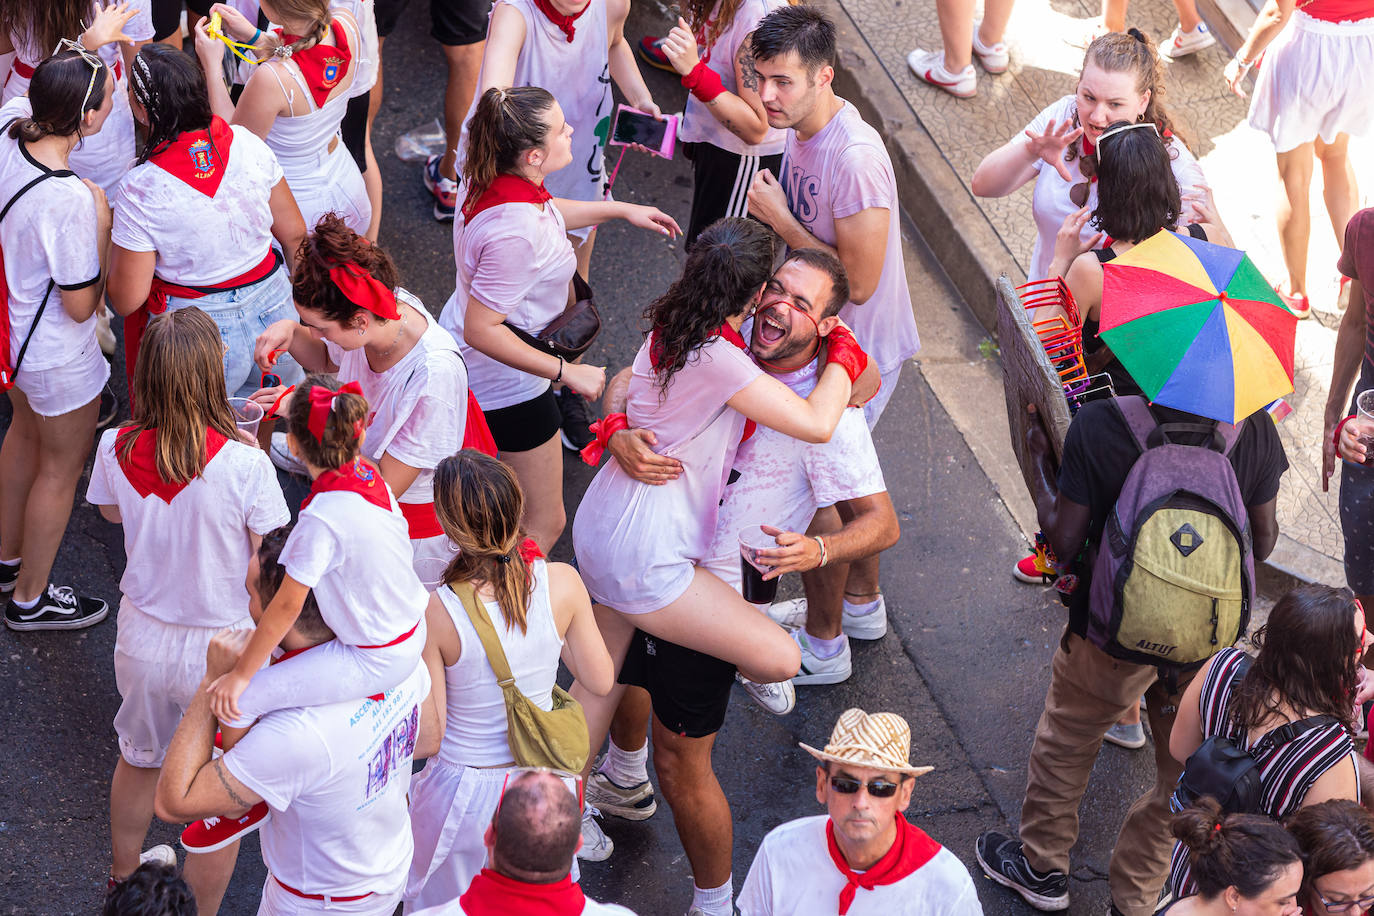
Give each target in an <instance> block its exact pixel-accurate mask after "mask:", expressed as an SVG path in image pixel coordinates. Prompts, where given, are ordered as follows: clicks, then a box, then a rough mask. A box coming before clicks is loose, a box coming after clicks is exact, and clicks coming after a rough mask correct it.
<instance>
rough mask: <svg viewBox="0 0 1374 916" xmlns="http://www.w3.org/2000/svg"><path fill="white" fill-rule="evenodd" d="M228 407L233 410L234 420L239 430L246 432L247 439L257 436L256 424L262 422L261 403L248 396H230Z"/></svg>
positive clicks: (254, 438)
mask: <svg viewBox="0 0 1374 916" xmlns="http://www.w3.org/2000/svg"><path fill="white" fill-rule="evenodd" d="M229 409H230V410H232V411H233V412H234V422H235V423H237V424H238V426H239V430H240V431H241V432H243V433H246V434H247V436H248V438H249V440H250V441H252V440H256V439H257V438H258V424H260V423H261V422H262V414H263V410H262V405H261V404H259V403H258V402H257V401H250V400H249V399H248V398H230V399H229Z"/></svg>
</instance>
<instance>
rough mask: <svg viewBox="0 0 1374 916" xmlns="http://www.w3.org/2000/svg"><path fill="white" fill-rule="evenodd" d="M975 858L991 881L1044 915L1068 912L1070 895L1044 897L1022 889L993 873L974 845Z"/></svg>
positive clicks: (1004, 876)
mask: <svg viewBox="0 0 1374 916" xmlns="http://www.w3.org/2000/svg"><path fill="white" fill-rule="evenodd" d="M973 857H974V858H975V859H977V860H978V866H979V867H980V868H982V869H983V874H984V875H986V876H987V877H988V879H989V880H991V881H995V882H997V883H998V884H1000V885H1002V886H1003V887H1005V888H1006V889H1007V890H1010V891H1016V893H1018V894H1020V895H1021V899H1023V900H1025V901H1026V902H1027V903H1029V904H1030V905H1031V906H1033V907H1035V908H1036V909H1037V910H1040V911H1041V912H1044V913H1058V912H1060V911H1061V910H1067V909H1068V908H1069V895H1068V894H1065V895H1064V896H1063V897H1044V896H1041V895H1040V894H1037V893H1036V892H1035V891H1033V890H1030V889H1029V888H1025V887H1022V886H1021V885H1019V884H1017V883H1016V882H1015V881H1013V880H1011V879H1010V878H1008V877H1007V876H1006V875H1003V874H1000V873H998V872H995V871H993V870H992V869H991V868H989V867H988V863H986V862H984V861H983V852H982V850H980V849H979V848H978V846H977V844H974V847H973Z"/></svg>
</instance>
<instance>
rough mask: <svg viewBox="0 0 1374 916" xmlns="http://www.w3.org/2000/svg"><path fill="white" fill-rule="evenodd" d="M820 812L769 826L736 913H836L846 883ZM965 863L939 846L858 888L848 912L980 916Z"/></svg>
mask: <svg viewBox="0 0 1374 916" xmlns="http://www.w3.org/2000/svg"><path fill="white" fill-rule="evenodd" d="M829 820H830V817H829V816H828V815H825V814H820V815H817V816H815V817H803V818H799V819H798V820H795V821H789V822H788V823H786V824H783V825H781V826H779V827H774V828H773V829H772V830H771V831H769V833H768V836H766V837H764V838H763V843H762V844H761V845H760V846H759V851H758V854H757V855H756V856H755V857H754V864H753V865H751V866H749V876H748V877H747V878H745V879H744V888H743V889H742V890H741V891H740V895H739V899H738V900H737V901H736V902H735V905H736V906H738V907H739V911H740V916H834V914H835V913H837V912H839V901H840V891H842V890H844V888H845V885H846V884H847V883H848V882H847V881H846V880H845V876H844V875H843V874H841V873H840V870H839V869H838V868H837V867H836V866H835V862H834V860H832V859H831V858H830V850H829V848H828V847H827V845H826V838H825V825H826V823H827V822H828V821H829ZM982 914H983V907H982V904H980V903H979V902H978V893H977V891H976V890H975V889H974V887H973V879H971V878H970V877H969V874H968V869H967V868H965V867H964V864H963V863H962V862H960V861H959V859H958V858H957V857H956V856H955V855H954V853H952V852H950V851H949V850H948V849H944V848H941V849H940V851H939V852H937V853H936V854H935V857H934V858H932V859H931V860H930V861H929V862H927V863H926V864H925V865H923V866H921V867H920V868H918V869H917V870H916V871H914V872H913V873H911V874H910V875H908V876H907V877H905V878H903V879H902V880H901V881H898V882H897V883H895V884H885V885H880V886H878V887H875V888H873V889H872V890H865V889H864V888H859V889H858V890H857V891H856V892H855V894H854V902H853V903H852V904H851V905H850V907H849V914H848V916H982Z"/></svg>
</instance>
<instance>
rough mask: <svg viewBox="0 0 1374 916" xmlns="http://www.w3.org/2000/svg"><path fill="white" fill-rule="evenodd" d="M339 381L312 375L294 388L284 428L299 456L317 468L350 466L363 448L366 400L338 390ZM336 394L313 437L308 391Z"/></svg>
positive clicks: (331, 377) (329, 468) (330, 469)
mask: <svg viewBox="0 0 1374 916" xmlns="http://www.w3.org/2000/svg"><path fill="white" fill-rule="evenodd" d="M340 387H342V386H340V384H339V380H338V379H337V378H335V377H334V376H332V375H323V374H319V373H312V374H311V375H308V376H306V379H305V381H303V382H301V383H300V384H299V385H297V386H296V394H295V396H294V397H293V398H292V399H291V413H290V415H289V416H288V417H287V429H288V430H290V432H291V435H292V436H293V437H294V438H295V440H296V445H297V447H298V448H300V450H301V457H302V458H304V459H305V460H306V461H307V462H308V463H310V464H312V465H314V466H315V467H317V468H324V469H325V470H326V471H335V470H338V469H339V468H341V467H344V466H346V465H349V464H352V463H353V462H354V461H356V460H357V458H358V452H359V450H360V449H361V448H362V432H363V428H364V425H365V424H366V422H367V411H368V406H367V399H366V398H364V397H363V396H362V395H361V394H354V393H351V392H347V391H339V389H340ZM314 388H323V389H324V390H326V391H332V392H338V393H337V394H335V395H334V397H333V399H332V404H331V406H330V408H329V412H328V414H327V415H326V416H325V420H324V429H323V431H322V434H321V435H318V436H317V435H316V434H315V432H314V431H312V430H311V428H310V413H311V407H312V404H311V396H310V394H311V389H314Z"/></svg>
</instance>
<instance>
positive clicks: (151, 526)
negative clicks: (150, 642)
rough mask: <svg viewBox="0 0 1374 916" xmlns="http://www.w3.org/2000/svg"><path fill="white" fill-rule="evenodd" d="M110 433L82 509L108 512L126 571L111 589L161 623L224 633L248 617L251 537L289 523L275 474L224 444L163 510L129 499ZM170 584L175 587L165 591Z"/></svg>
mask: <svg viewBox="0 0 1374 916" xmlns="http://www.w3.org/2000/svg"><path fill="white" fill-rule="evenodd" d="M118 434H119V430H118V429H107V430H105V432H104V434H103V435H101V437H100V444H99V445H98V446H97V447H96V450H95V461H94V462H93V463H92V465H91V482H90V485H89V486H88V487H87V488H86V500H87V502H89V503H91V504H92V505H95V506H118V507H119V514H120V515H121V516H123V519H124V552H125V554H126V555H127V556H128V564H127V565H126V566H125V568H124V577H123V578H122V579H120V580H119V589H120V591H122V592H123V593H124V596H125V597H126V598H128V599H129V600H130V601H132V602H133V604H134V607H136V608H138V609H139V610H140V611H142V612H143V613H145V614H148V615H150V616H153V617H156V618H157V619H158V620H161V621H163V622H164V623H171V624H177V625H180V626H192V627H227V626H230V625H233V624H237V623H240V622H242V621H243V619H244V618H245V617H247V616H248V591H247V589H246V588H245V586H244V575H245V574H246V573H247V571H248V563H249V561H250V560H251V559H252V556H253V543H252V538H251V535H253V534H258V535H263V534H267V533H268V532H269V531H273V530H275V529H277V528H280V527H281V526H282V525H285V524H286V523H287V522H289V521H291V513H290V512H289V511H288V510H287V508H286V500H285V499H284V498H283V497H282V492H281V486H280V485H279V484H278V483H277V472H276V470H275V469H274V468H273V467H272V462H270V461H269V460H267V453H266V452H264V451H262V450H261V449H257V448H253V447H252V446H250V445H248V444H246V443H243V442H236V441H234V440H232V439H231V440H229V441H228V442H226V443H224V445H223V446H222V447H221V448H220V450H219V451H218V452H216V453H215V456H214V457H213V458H211V459H210V462H209V463H208V464H206V465H205V470H204V471H202V472H201V476H199V477H197V478H196V479H195V480H192V481H191V482H190V483H188V484H187V485H186V487H185V488H184V489H183V490H182V491H181V492H179V493H178V494H177V495H176V496H174V497H172V501H171V502H170V503H169V502H165V501H164V500H163V499H162V498H161V497H160V496H158V495H157V494H155V493H150V494H148V496H147V497H142V496H139V494H138V491H137V490H135V489H134V486H133V484H131V483H129V478H128V477H126V476H125V475H124V471H123V469H121V468H120V466H119V460H118V458H117V457H116V454H115V439H116V437H117V436H118ZM173 581H175V583H176V584H175V586H172V584H171V583H172V582H173Z"/></svg>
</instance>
